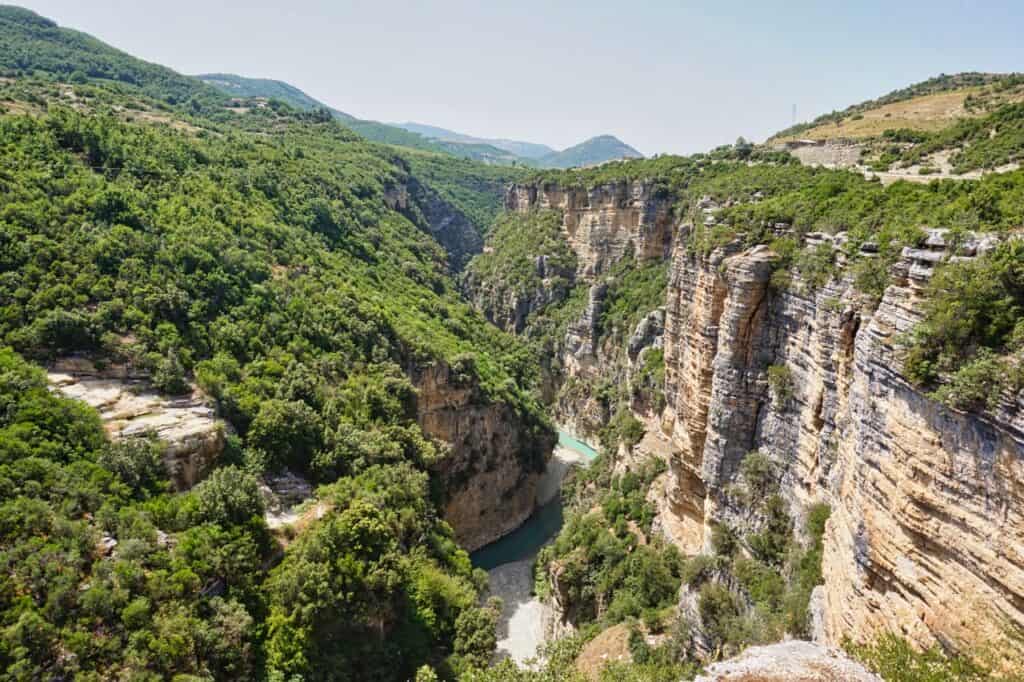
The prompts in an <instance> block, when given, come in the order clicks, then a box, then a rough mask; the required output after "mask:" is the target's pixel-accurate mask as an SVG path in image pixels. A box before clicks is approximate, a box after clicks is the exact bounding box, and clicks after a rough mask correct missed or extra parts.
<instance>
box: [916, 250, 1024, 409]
mask: <svg viewBox="0 0 1024 682" xmlns="http://www.w3.org/2000/svg"><path fill="white" fill-rule="evenodd" d="M928 293H929V296H928V298H927V301H926V303H925V311H924V321H923V322H922V323H921V324H920V325H919V326H918V327H917V328H916V329H915V330H914V332H913V334H912V335H911V337H910V340H909V341H910V343H909V351H908V354H907V360H906V367H907V371H908V373H909V375H910V376H911V378H912V379H914V380H915V381H917V382H918V383H919V384H921V385H924V386H935V385H936V384H937V383H938V382H939V380H940V379H945V381H944V382H942V383H941V385H938V386H937V388H936V391H935V397H937V398H938V399H939V400H942V401H943V402H945V403H947V404H949V405H952V406H954V407H958V408H961V409H974V410H984V409H990V410H991V409H995V408H996V407H998V404H999V401H1000V400H1001V399H1003V397H1004V392H1009V394H1010V395H1013V394H1016V393H1017V392H1019V391H1020V390H1022V389H1024V368H1022V367H1024V366H1022V364H1021V353H1022V352H1024V242H1022V241H1021V240H1020V239H1014V240H1012V241H1008V242H1004V243H1002V244H1000V245H999V246H998V247H996V248H995V249H994V250H993V251H991V252H990V253H987V254H984V255H983V256H981V257H979V258H976V259H974V260H969V261H961V262H958V263H950V264H947V265H944V266H942V267H940V268H939V269H938V271H937V272H936V273H935V276H934V277H933V278H932V279H931V281H930V282H929V283H928Z"/></svg>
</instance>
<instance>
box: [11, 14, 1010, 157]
mask: <svg viewBox="0 0 1024 682" xmlns="http://www.w3.org/2000/svg"><path fill="white" fill-rule="evenodd" d="M6 1H8V2H12V1H13V2H18V0H6ZM22 4H24V5H26V6H28V7H30V8H32V9H34V10H36V11H37V12H39V13H40V14H43V15H45V16H48V17H50V18H52V19H55V20H56V21H57V22H58V23H60V24H61V25H64V26H69V27H72V28H77V29H79V30H83V31H85V32H87V33H91V34H93V35H95V36H96V37H98V38H100V39H101V40H104V41H106V42H109V43H111V44H113V45H114V46H115V47H118V48H121V49H123V50H125V51H127V52H129V53H131V54H134V55H136V56H138V57H142V58H144V59H147V60H149V61H153V62H158V63H161V64H165V65H167V66H170V67H172V68H174V69H177V70H178V71H181V72H184V73H190V74H194V73H202V72H212V71H224V72H233V73H238V74H241V75H245V76H254V77H265V78H277V79H280V80H284V81H288V82H289V83H292V84H293V85H296V86H298V87H299V88H301V89H303V90H305V91H306V92H308V93H309V94H310V95H312V96H314V97H316V98H318V99H320V100H322V101H324V102H327V103H328V104H330V105H332V106H334V107H336V108H338V109H341V110H342V111H346V112H349V113H351V114H353V115H356V116H359V117H361V118H371V119H376V120H380V121H417V122H422V123H429V124H433V125H438V126H442V127H446V128H451V129H454V130H458V131H461V132H465V133H470V134H474V135H480V136H485V137H510V138H517V139H522V140H529V141H534V142H543V143H546V144H549V145H552V146H554V147H558V148H562V147H566V146H569V145H571V144H575V143H576V142H579V141H581V140H583V139H585V138H587V137H591V136H593V135H597V134H600V133H611V134H614V135H617V136H619V137H621V138H622V139H623V140H625V141H626V142H628V143H630V144H632V145H633V146H635V147H637V148H638V149H639V150H640V151H642V152H644V153H645V154H653V153H656V152H693V151H701V150H705V149H708V148H710V147H713V146H715V145H718V144H721V143H725V142H732V141H734V140H735V139H736V137H737V136H738V135H744V136H746V137H748V138H752V139H757V140H761V139H764V138H765V137H767V136H768V135H770V134H771V133H772V132H774V131H776V130H778V129H780V128H784V127H786V126H788V125H789V124H790V123H791V122H792V121H791V119H792V107H793V105H794V104H795V105H796V107H797V117H798V119H799V120H805V119H808V118H811V117H813V116H815V115H817V114H820V113H823V112H827V111H831V110H832V109H836V108H842V107H844V106H846V105H848V104H852V103H855V102H858V101H862V100H864V99H869V98H872V97H875V96H877V95H881V94H884V93H886V92H889V91H890V90H893V89H895V88H898V87H901V86H903V85H906V84H909V83H913V82H916V81H920V80H923V79H925V78H928V77H930V76H933V75H936V74H939V73H943V72H944V73H954V72H958V71H1024V34H1022V29H1024V0H1001V1H998V2H995V1H992V2H986V1H984V0H976V1H973V2H955V1H953V0H932V1H913V2H899V1H898V0H889V1H887V2H877V1H875V0H870V1H863V2H857V1H854V2H849V1H848V0H845V1H842V2H809V1H805V0H790V1H787V2H767V1H763V2H758V1H751V2H746V3H743V2H733V1H730V0H715V1H712V2H667V1H663V2H644V1H642V0H616V1H614V2H608V1H606V0H588V1H572V2H556V1H555V0H548V1H547V2H543V1H535V0H516V1H515V2H502V1H497V0H478V1H475V2H463V1H459V0H445V1H436V2H391V1H388V0H376V1H374V2H357V1H351V0H349V1H346V0H339V1H335V2H328V1H326V0H289V1H288V2H269V1H267V0H264V1H262V2H251V3H239V2H223V1H218V0H202V1H200V0H174V1H173V2H168V1H167V0H161V1H160V2H149V1H146V0H135V1H123V2H119V1H117V0H84V1H83V0H23V2H22Z"/></svg>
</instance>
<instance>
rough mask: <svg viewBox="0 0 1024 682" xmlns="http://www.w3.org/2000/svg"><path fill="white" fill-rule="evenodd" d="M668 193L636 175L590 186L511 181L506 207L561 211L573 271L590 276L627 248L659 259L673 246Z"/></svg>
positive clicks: (638, 255)
mask: <svg viewBox="0 0 1024 682" xmlns="http://www.w3.org/2000/svg"><path fill="white" fill-rule="evenodd" d="M672 204H673V200H672V197H671V195H670V194H668V193H667V192H663V191H661V190H659V188H658V187H657V185H655V184H654V183H650V182H643V181H640V180H634V181H626V180H622V181H619V182H612V183H607V184H603V185H598V186H596V187H593V188H590V189H582V188H563V187H561V186H559V185H556V184H553V183H546V184H540V185H521V184H517V185H512V186H511V187H510V188H509V190H508V192H506V194H505V208H506V210H509V211H520V212H526V211H530V210H535V209H538V208H547V209H556V210H559V211H561V212H562V216H563V219H562V228H563V230H564V232H565V236H566V239H567V240H568V242H569V245H570V246H571V247H572V249H573V251H575V252H576V256H577V263H578V274H579V275H580V277H581V278H582V279H594V278H595V277H598V276H600V275H601V274H603V273H605V272H607V271H608V269H609V268H610V267H611V266H612V265H614V264H615V263H616V262H617V261H619V260H620V259H622V258H623V257H625V256H627V255H630V254H632V255H633V257H635V258H637V259H638V260H663V259H665V258H667V257H668V255H669V253H670V252H671V248H672V238H673V234H674V226H675V221H674V219H673V211H672Z"/></svg>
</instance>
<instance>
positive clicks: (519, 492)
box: [410, 362, 555, 551]
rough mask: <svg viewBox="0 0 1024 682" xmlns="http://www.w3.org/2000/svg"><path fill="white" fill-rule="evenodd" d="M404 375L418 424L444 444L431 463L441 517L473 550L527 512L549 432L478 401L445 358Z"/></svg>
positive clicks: (510, 527) (517, 522)
mask: <svg viewBox="0 0 1024 682" xmlns="http://www.w3.org/2000/svg"><path fill="white" fill-rule="evenodd" d="M410 375H411V377H412V379H413V383H414V385H415V386H416V388H417V390H418V392H419V394H418V398H417V417H418V421H419V424H420V427H421V428H422V429H423V432H424V433H425V434H427V435H428V436H431V437H433V438H436V439H438V440H439V441H441V442H442V443H444V444H446V445H447V446H448V452H447V454H446V455H445V456H444V457H443V458H442V459H441V460H440V461H438V462H437V463H436V464H435V466H434V469H435V471H436V472H437V473H438V475H439V476H440V479H441V483H442V489H443V490H444V493H445V496H446V499H445V504H444V517H445V520H446V521H448V523H449V524H451V526H452V528H453V529H454V530H455V535H456V537H457V538H458V541H459V543H460V544H461V545H462V546H463V547H465V548H466V549H467V550H469V551H473V550H475V549H479V548H480V547H483V546H484V545H486V544H488V543H490V542H493V541H494V540H497V539H498V538H500V537H501V536H502V535H505V534H506V533H509V532H511V531H512V530H514V529H515V528H517V527H518V526H519V525H520V524H522V523H523V521H525V520H526V519H527V518H528V517H529V516H530V514H531V513H532V512H533V510H534V507H535V504H536V501H537V485H538V482H539V481H540V478H541V474H542V472H543V471H544V466H545V463H546V458H547V456H548V455H549V454H550V453H551V450H552V448H553V447H554V443H555V436H554V433H553V432H551V431H549V430H547V429H546V428H544V427H542V426H541V425H540V424H537V423H530V422H529V421H528V420H524V419H523V418H522V417H521V416H519V415H517V414H516V413H515V412H514V411H513V410H512V408H510V407H509V406H507V405H505V404H494V403H489V402H486V401H484V400H482V399H481V397H480V395H479V388H478V387H477V386H476V385H475V384H474V383H472V382H471V381H467V380H464V379H462V378H460V377H459V376H458V373H457V372H456V371H453V369H452V368H451V367H449V366H448V365H446V364H444V363H441V362H438V363H435V364H434V365H432V366H430V367H428V368H426V369H417V370H413V371H412V372H410Z"/></svg>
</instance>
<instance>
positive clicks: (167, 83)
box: [0, 5, 224, 106]
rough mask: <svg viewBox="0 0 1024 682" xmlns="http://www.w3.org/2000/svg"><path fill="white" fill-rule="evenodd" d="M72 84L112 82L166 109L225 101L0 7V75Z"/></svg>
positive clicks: (194, 83)
mask: <svg viewBox="0 0 1024 682" xmlns="http://www.w3.org/2000/svg"><path fill="white" fill-rule="evenodd" d="M37 72H38V73H42V74H45V75H50V76H54V77H56V78H57V79H59V80H62V81H64V82H70V83H84V82H86V81H87V80H101V81H112V82H114V83H120V84H125V85H129V86H132V87H135V88H138V89H139V90H140V91H141V92H142V93H144V94H146V95H149V96H151V97H154V98H156V99H159V100H162V101H164V102H167V103H169V104H182V103H185V102H191V101H195V102H196V104H197V105H199V104H200V103H201V104H203V105H205V106H213V105H215V104H216V103H219V102H221V101H222V100H223V99H224V97H223V96H222V95H220V94H219V93H218V92H217V91H216V90H214V89H213V88H211V87H209V86H206V85H204V84H203V83H202V82H201V81H199V80H197V79H195V78H190V77H188V76H182V75H180V74H178V73H175V72H174V71H171V70H170V69H168V68H166V67H163V66H158V65H156V64H149V63H147V62H143V61H141V60H139V59H136V58H134V57H132V56H130V55H127V54H125V53H123V52H120V51H118V50H115V49H113V48H111V47H110V46H109V45H105V44H104V43H101V42H100V41H98V40H96V39H95V38H93V37H92V36H89V35H86V34H84V33H79V32H78V31H73V30H71V29H67V28H60V27H58V26H57V24H55V23H54V22H52V21H50V20H49V19H45V18H43V17H40V16H39V15H38V14H36V13H34V12H32V11H30V10H26V9H22V8H20V7H11V6H6V5H0V76H7V77H24V76H30V75H32V74H35V73H37Z"/></svg>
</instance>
